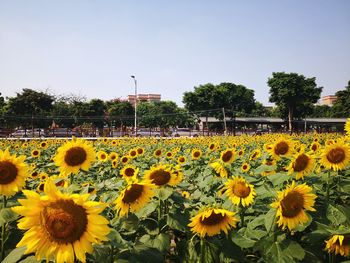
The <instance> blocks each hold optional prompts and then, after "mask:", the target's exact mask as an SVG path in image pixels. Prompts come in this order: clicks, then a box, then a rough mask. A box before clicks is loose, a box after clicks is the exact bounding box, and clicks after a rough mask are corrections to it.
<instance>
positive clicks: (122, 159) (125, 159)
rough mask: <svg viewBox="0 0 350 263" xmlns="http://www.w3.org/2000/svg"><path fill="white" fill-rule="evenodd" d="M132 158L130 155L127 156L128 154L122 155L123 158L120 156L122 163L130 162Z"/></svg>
mask: <svg viewBox="0 0 350 263" xmlns="http://www.w3.org/2000/svg"><path fill="white" fill-rule="evenodd" d="M130 159H131V158H129V156H127V155H124V156H122V157H121V158H120V161H121V162H122V164H124V165H125V164H127V163H129V162H130Z"/></svg>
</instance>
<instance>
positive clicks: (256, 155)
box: [251, 151, 259, 160]
mask: <svg viewBox="0 0 350 263" xmlns="http://www.w3.org/2000/svg"><path fill="white" fill-rule="evenodd" d="M258 155H259V152H258V151H255V152H254V153H253V154H252V157H251V159H252V160H254V159H255V158H257V157H258Z"/></svg>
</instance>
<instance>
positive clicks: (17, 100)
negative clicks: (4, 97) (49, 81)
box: [5, 89, 55, 127]
mask: <svg viewBox="0 0 350 263" xmlns="http://www.w3.org/2000/svg"><path fill="white" fill-rule="evenodd" d="M54 100H55V98H54V97H53V96H52V95H49V94H47V93H44V92H39V91H35V90H32V89H23V90H22V92H21V93H17V95H16V97H12V98H10V99H9V101H8V103H7V105H6V107H5V114H6V115H7V116H11V118H12V122H13V123H15V124H16V125H21V126H27V125H31V126H32V127H33V126H34V125H40V126H42V125H43V123H45V125H48V124H49V122H50V119H47V117H46V116H47V115H49V113H50V111H51V110H52V108H53V102H54Z"/></svg>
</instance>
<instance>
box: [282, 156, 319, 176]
mask: <svg viewBox="0 0 350 263" xmlns="http://www.w3.org/2000/svg"><path fill="white" fill-rule="evenodd" d="M315 163H316V162H315V159H314V158H313V157H312V156H311V155H308V154H307V153H304V152H303V151H301V152H299V153H297V154H295V156H294V157H293V159H292V160H291V162H290V164H289V166H288V173H289V174H295V178H296V179H297V180H298V179H300V178H302V179H303V178H304V176H306V175H309V174H310V173H311V172H312V171H313V169H314V167H315Z"/></svg>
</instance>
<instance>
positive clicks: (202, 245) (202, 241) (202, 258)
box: [199, 237, 205, 262]
mask: <svg viewBox="0 0 350 263" xmlns="http://www.w3.org/2000/svg"><path fill="white" fill-rule="evenodd" d="M204 242H205V241H204V237H202V238H201V252H200V253H201V254H200V255H199V258H200V261H199V262H204V260H205V258H204Z"/></svg>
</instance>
